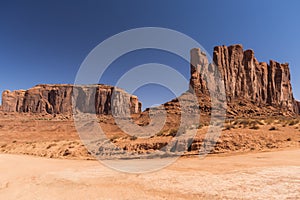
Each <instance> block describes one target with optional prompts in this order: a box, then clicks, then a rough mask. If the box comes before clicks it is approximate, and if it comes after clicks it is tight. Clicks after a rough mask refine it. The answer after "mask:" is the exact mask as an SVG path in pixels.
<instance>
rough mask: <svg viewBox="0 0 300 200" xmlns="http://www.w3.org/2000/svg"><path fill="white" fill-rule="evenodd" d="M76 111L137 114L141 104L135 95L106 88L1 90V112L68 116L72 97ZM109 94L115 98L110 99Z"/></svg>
mask: <svg viewBox="0 0 300 200" xmlns="http://www.w3.org/2000/svg"><path fill="white" fill-rule="evenodd" d="M73 93H74V101H76V105H77V107H76V110H77V111H80V112H90V113H97V114H111V113H112V111H113V112H114V113H116V114H118V113H119V114H121V113H122V114H124V113H125V112H129V111H130V112H131V113H140V112H141V103H140V102H139V101H138V98H137V97H136V96H133V95H130V94H128V93H126V92H125V91H123V90H121V89H118V88H115V87H112V86H107V85H89V86H83V87H73V86H72V85H37V86H35V87H33V88H31V89H28V90H16V91H12V92H10V91H8V90H7V91H4V92H3V94H2V110H3V111H5V112H29V113H48V114H72V110H73V109H72V95H73ZM112 95H115V96H114V98H113V97H112ZM126 107H129V108H130V109H126Z"/></svg>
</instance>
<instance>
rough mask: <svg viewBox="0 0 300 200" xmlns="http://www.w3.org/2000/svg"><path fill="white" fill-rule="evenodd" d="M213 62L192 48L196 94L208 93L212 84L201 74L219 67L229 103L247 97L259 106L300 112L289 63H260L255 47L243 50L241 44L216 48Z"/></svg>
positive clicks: (193, 78) (192, 68) (247, 99)
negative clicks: (294, 93)
mask: <svg viewBox="0 0 300 200" xmlns="http://www.w3.org/2000/svg"><path fill="white" fill-rule="evenodd" d="M213 61H214V64H209V63H208V60H207V57H206V55H205V54H204V53H202V52H201V51H200V50H199V49H193V50H191V80H190V84H191V87H192V88H193V89H194V90H195V92H196V93H201V94H206V93H207V85H208V84H210V83H207V82H206V81H205V80H203V79H201V77H200V75H199V74H201V73H202V72H204V71H205V70H206V72H208V74H209V72H210V71H211V72H213V71H214V68H215V67H217V68H218V69H219V72H220V73H221V77H222V78H223V80H224V85H225V92H226V98H227V102H228V103H229V105H230V104H231V103H233V102H235V101H236V100H245V101H250V102H252V103H253V104H254V105H256V106H258V107H263V106H266V105H268V106H272V107H274V108H277V109H280V110H282V111H286V112H287V113H293V114H298V113H299V108H298V105H299V104H297V103H296V101H295V99H294V97H293V92H292V86H291V81H290V70H289V65H288V64H287V63H284V64H280V63H278V62H275V61H273V60H271V61H270V63H269V64H267V63H265V62H258V61H257V59H256V58H255V56H254V52H253V50H246V51H244V50H243V47H242V45H232V46H229V47H226V46H217V47H215V48H214V52H213Z"/></svg>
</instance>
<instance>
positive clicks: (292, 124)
mask: <svg viewBox="0 0 300 200" xmlns="http://www.w3.org/2000/svg"><path fill="white" fill-rule="evenodd" d="M298 123H299V120H297V119H295V120H292V121H290V122H289V126H294V125H296V124H298Z"/></svg>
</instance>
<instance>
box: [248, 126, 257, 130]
mask: <svg viewBox="0 0 300 200" xmlns="http://www.w3.org/2000/svg"><path fill="white" fill-rule="evenodd" d="M250 129H253V130H258V129H259V126H258V125H253V126H251V127H250Z"/></svg>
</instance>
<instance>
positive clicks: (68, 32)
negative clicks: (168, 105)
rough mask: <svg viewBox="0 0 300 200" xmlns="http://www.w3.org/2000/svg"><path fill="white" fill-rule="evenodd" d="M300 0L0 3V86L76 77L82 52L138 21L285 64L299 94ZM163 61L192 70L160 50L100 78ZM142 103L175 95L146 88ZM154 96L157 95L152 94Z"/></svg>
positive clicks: (134, 56)
mask: <svg viewBox="0 0 300 200" xmlns="http://www.w3.org/2000/svg"><path fill="white" fill-rule="evenodd" d="M299 10H300V1H297V0H290V1H282V0H280V1H279V0H269V1H268V0H263V1H262V0H253V1H241V0H226V1H222V0H194V1H192V0H191V1H175V0H170V1H167V0H164V1H162V0H157V1H156V0H151V1H141V0H136V1H130V0H128V1H121V0H120V1H46V0H45V1H31V0H28V1H14V0H12V1H0V69H1V73H0V92H1V93H2V91H3V90H5V89H9V90H15V89H27V88H30V87H32V86H34V85H36V84H40V83H73V82H74V79H75V76H76V73H77V70H78V69H79V67H80V65H81V63H82V62H83V60H84V58H85V57H86V56H87V55H88V53H89V52H90V51H91V50H92V49H93V48H94V47H95V46H97V45H98V44H99V43H100V42H102V41H103V40H105V39H107V38H108V37H110V36H112V35H114V34H117V33H119V32H122V31H125V30H128V29H132V28H138V27H149V26H151V27H164V28H170V29H174V30H177V31H180V32H182V33H184V34H186V35H188V36H190V37H192V38H194V39H195V40H197V41H198V42H199V43H200V44H201V45H202V46H203V47H204V48H205V49H206V50H207V51H208V52H209V53H212V49H213V47H214V46H216V45H230V44H237V43H240V44H243V46H244V48H245V49H247V48H251V49H253V50H254V51H255V54H256V57H257V59H258V60H259V61H267V62H268V61H269V59H274V60H277V61H279V62H288V63H290V69H291V73H292V84H293V90H294V95H295V97H296V98H297V99H300V89H299V88H298V86H299V84H300V79H299V78H298V75H299V74H300V55H299V48H300V39H299V37H300V22H299V20H300V12H299ZM149 62H158V63H163V64H166V65H169V66H172V67H174V68H175V69H177V70H179V71H180V72H181V73H182V74H183V75H184V76H186V77H188V76H189V64H188V63H187V62H185V61H184V60H182V59H181V58H178V57H177V56H175V55H172V54H169V53H167V52H161V51H157V50H146V51H143V52H139V51H137V52H132V53H129V54H127V55H124V56H122V57H120V58H119V59H117V60H116V61H115V62H114V63H113V64H112V65H111V66H110V67H109V69H108V70H107V72H106V73H105V76H104V77H103V79H101V83H106V84H112V85H113V84H115V83H116V81H117V80H118V77H120V76H121V75H122V73H125V72H126V71H128V70H129V69H130V68H132V67H134V66H137V65H140V64H144V63H149ZM136 94H137V95H138V96H139V97H140V99H141V100H142V102H143V103H144V106H145V107H147V106H150V105H152V104H160V103H162V102H165V101H166V100H169V99H170V98H172V97H174V95H173V94H172V93H171V92H170V91H168V89H166V88H162V87H158V86H156V85H152V86H144V87H142V88H140V89H139V90H138V91H137V92H136ZM157 97H158V98H157Z"/></svg>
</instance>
